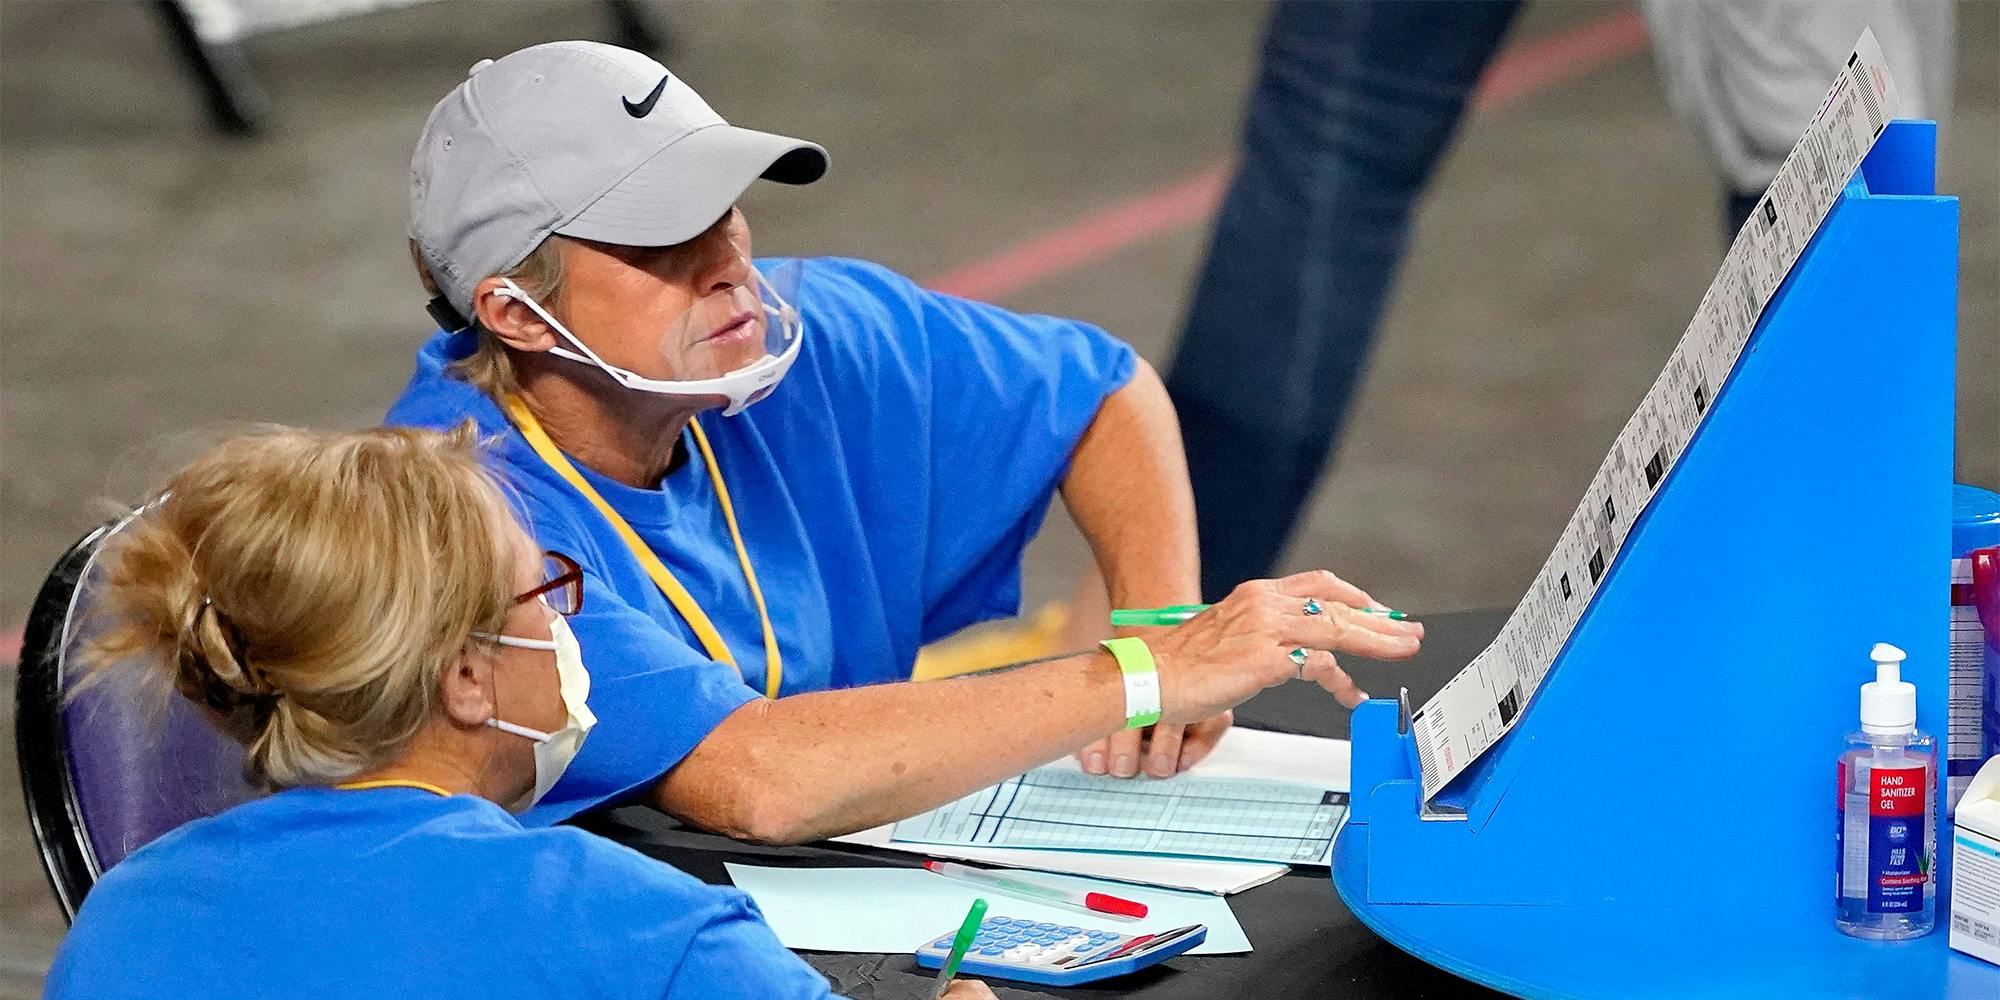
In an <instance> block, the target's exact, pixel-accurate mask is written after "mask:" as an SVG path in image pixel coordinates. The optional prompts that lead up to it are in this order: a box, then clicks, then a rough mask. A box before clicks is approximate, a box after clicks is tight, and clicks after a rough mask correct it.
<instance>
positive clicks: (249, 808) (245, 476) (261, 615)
mask: <svg viewBox="0 0 2000 1000" xmlns="http://www.w3.org/2000/svg"><path fill="white" fill-rule="evenodd" d="M101 558H102V559H103V560H104V561H105V562H104V564H105V566H106V567H107V570H106V576H105V580H106V581H107V583H106V587H107V591H106V597H107V598H108V600H109V602H110V605H111V607H112V608H114V609H115V610H116V612H117V613H118V615H119V617H118V619H117V621H118V622H119V624H118V625H117V626H116V627H115V628H114V629H113V631H111V632H110V633H108V634H107V635H106V636H105V637H104V639H102V640H101V641H100V643H99V645H98V646H97V647H96V648H95V649H94V650H93V651H92V652H93V653H94V654H95V657H96V658H97V660H98V662H99V666H98V668H97V669H98V671H100V672H99V673H97V674H96V675H95V676H96V677H97V678H98V679H102V677H103V674H102V673H101V671H102V670H106V669H124V670H137V671H142V672H144V675H143V676H141V677H138V678H134V680H137V681H140V682H146V681H151V682H155V683H153V684H150V685H149V684H146V683H139V684H135V685H133V688H134V689H135V690H146V689H147V688H148V687H151V688H153V689H155V690H158V689H160V688H164V687H167V686H169V685H170V686H171V687H172V688H174V689H175V690H177V691H178V692H179V693H180V695H181V696H183V697H186V698H188V699H190V700H191V701H193V702H194V703H195V704H196V705H197V706H199V707H201V708H202V709H203V710H204V711H205V712H206V713H207V714H208V715H209V716H210V717H211V718H212V719H213V720H214V721H215V722H216V723H217V724H218V725H219V726H220V727H221V728H222V729H223V730H224V731H225V732H227V733H228V734H229V735H231V736H232V737H234V738H235V739H236V740H237V741H239V742H241V743H242V744H243V746H244V751H245V765H246V767H247V769H248V771H249V773H250V774H251V775H252V776H253V777H255V778H257V779H259V780H260V781H262V782H263V783H265V784H268V785H269V786H271V787H272V788H274V789H276V793H275V794H272V795H269V796H266V797H264V798H261V799H256V800H253V801H251V802H248V803H245V804H243V805H239V806H236V807H235V808H232V809H230V810H228V811H226V812H224V813H221V814H220V815H216V816H212V817H209V818H206V819H201V820H197V821H195V822H193V823H190V824H188V825H186V826H183V827H181V828H180V829H177V830H175V831H173V832H171V833H168V834H167V835H165V836H163V837H161V838H160V839H158V840H156V841H154V842H152V843H150V844H148V845H146V846H145V847H142V848H140V849H139V850H137V851H135V852H133V854H132V856H131V857H129V858H127V859H125V860H124V861H123V862H121V863H119V864H118V865H116V866H114V867H113V868H111V869H110V870H109V871H107V872H106V873H105V874H104V877H103V878H102V879H101V880H100V881H98V883H97V884H96V885H95V886H94V887H93V888H92V889H91V891H90V895H89V896H88V897H87V898H86V899H85V901H84V905H83V908H82V910H81V912H79V913H78V914H77V919H76V923H75V925H74V926H73V927H72V928H71V930H70V933H69V936H68V938H67V939H66V940H65V941H64V942H63V946H62V949H61V951H60V952H59V953H58V955H57V957H56V961H55V964H54V967H53V968H51V969H50V971H49V975H48V981H47V995H48V996H50V997H65V998H67V997H75V998H88V1000H113V998H148V1000H152V998H158V1000H167V998H176V1000H177V998H181V997H203V998H208V1000H229V998H235V997H245V998H247V997H268V996H287V997H322V996H324V997H335V996H338V997H360V996H374V997H447V996H448V997H468V998H487V997H491V998H498V997H519V998H523V1000H530V998H532V1000H548V998H550V997H559V996H590V997H633V998H635V1000H636V998H641V997H644V998H647V1000H659V998H661V997H688V998H695V997H699V998H703V1000H708V998H727V997H745V998H748V997H760V998H761V997H795V998H801V1000H804V998H822V997H827V996H830V993H829V991H828V986H827V983H826V980H825V979H824V978H822V977H821V976H820V975H819V974H818V973H817V972H814V971H813V970H812V969H811V968H810V967H808V966H807V965H806V964H805V963H804V962H802V961H800V960H799V958H798V957H797V956H796V955H793V954H792V953H791V952H789V951H787V950H785V948H784V946H782V945H780V944H779V943H778V939H777V937H776V936H775V935H773V934H772V933H771V930H770V928H769V927H768V926H766V925H765V924H764V922H763V920H762V918H761V917H760V916H759V914H758V912H757V909H756V907H755V905H754V904H753V903H751V901H750V899H749V898H748V897H747V896H745V895H744V894H743V893H741V892H739V891H737V890H734V889H727V888H718V887H714V886H708V885H704V884H702V883H700V882H698V881H696V880H694V879H692V878H689V877H688V876H686V875H683V874H681V873H680V872H678V871H675V870H674V869H672V868H669V867H667V866H666V865H663V864H660V863H659V862H656V861H654V860H652V859H650V858H647V857H645V856H643V855H641V854H639V853H637V852H636V851H632V850H630V849H628V848H625V847H621V846H618V845H616V844H613V843H611V842H610V841H607V840H604V839H602V838H600V837H597V836H594V835H592V834H588V833H584V832H582V831H580V830H575V829H570V828H563V827H557V828H553V829H530V828H525V827H523V826H522V825H521V823H520V821H519V820H517V819H515V818H514V817H513V816H512V815H510V814H509V812H508V810H509V809H522V808H526V807H528V806H530V805H532V804H533V803H534V802H535V801H536V800H537V799H539V798H540V797H542V796H543V795H545V794H547V792H548V790H549V787H550V786H551V785H552V784H553V783H554V782H555V781H556V779H557V778H558V777H559V776H560V774H561V773H562V772H563V770H564V767H565V766H566V764H567V763H568V761H569V760H570V758H571V757H572V756H573V755H574V754H575V753H576V751H577V748H578V746H579V745H580V744H581V743H583V742H584V741H585V737H586V735H587V734H588V733H589V732H591V730H592V728H593V726H592V721H593V720H592V717H591V714H590V710H589V708H588V707H587V706H586V704H585V699H586V697H587V696H588V695H589V693H590V685H591V679H590V675H589V672H588V670H587V669H586V667H585V665H584V663H583V661H582V659H581V658H580V656H579V653H578V649H577V645H576V641H575V639H574V638H573V637H572V636H571V634H570V631H569V629H568V627H567V625H566V624H565V617H564V616H565V615H569V614H574V613H575V612H576V611H577V609H578V608H579V607H580V606H581V605H582V604H584V603H585V591H584V589H583V588H584V585H583V580H582V575H581V573H579V572H578V571H577V570H576V568H575V566H574V564H573V563H571V562H570V561H569V560H568V559H567V557H564V556H561V555H559V554H555V553H543V552H541V551H539V550H538V549H537V548H536V547H535V545H534V543H533V542H532V541H531V540H530V539H529V538H528V536H527V534H526V533H525V532H523V531H522V529H521V527H520V525H519V524H518V523H517V522H516V521H515V519H514V516H513V514H512V513H511V512H510V511H509V509H508V506H507V503H506V501H505V500H504V499H503V498H502V496H501V493H500V490H499V489H498V488H497V487H496V484H495V483H494V481H493V480H492V479H491V477H490V476H489V474H488V473H487V472H486V471H485V470H484V469H483V468H482V466H481V463H480V459H479V456H478V454H477V452H476V451H475V448H474V445H473V435H472V432H471V430H470V428H461V429H459V430H458V431H456V432H454V433H450V434H441V433H436V432H430V431H414V430H376V431H366V432H362V433H355V434H314V433H309V432H304V431H290V430H273V431H268V432H265V433H260V434H255V435H250V436H245V437H240V438H235V439H232V440H229V441H226V442H223V443H221V444H219V445H217V446H216V447H214V448H213V449H211V450H210V451H209V452H207V453H206V454H205V455H203V456H201V457H200V458H198V459H196V460H195V461H194V463H193V464H191V465H189V466H188V467H187V468H186V469H184V470H183V471H181V472H180V473H179V474H178V475H176V476H175V477H174V478H173V480H172V481H171V482H170V483H169V484H168V485H167V489H166V492H165V494H164V495H163V496H162V499H160V500H159V501H158V502H156V503H155V504H152V505H149V506H148V507H147V508H145V509H142V511H141V512H140V513H139V515H138V516H137V517H136V519H135V520H134V521H133V522H131V523H130V524H128V525H127V526H126V527H125V529H124V530H123V531H121V532H120V533H119V534H118V535H116V536H114V538H113V540H112V542H111V543H110V547H109V548H108V549H107V550H106V551H105V552H104V554H103V555H102V556H101ZM159 694H160V695H161V696H162V697H166V696H167V695H166V692H165V691H164V690H160V691H159ZM503 806H504V807H505V808H503ZM948 995H950V996H954V997H960V998H965V1000H972V998H977V997H989V998H990V997H991V996H992V995H993V994H992V993H991V991H989V990H988V989H987V988H986V987H985V986H983V985H981V984H978V983H959V984H956V985H955V986H954V988H953V989H952V991H951V993H949V994H948Z"/></svg>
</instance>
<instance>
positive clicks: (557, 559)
mask: <svg viewBox="0 0 2000 1000" xmlns="http://www.w3.org/2000/svg"><path fill="white" fill-rule="evenodd" d="M542 561H543V563H544V564H547V563H549V562H554V563H555V564H556V565H558V566H561V567H562V572H560V573H557V574H556V575H555V576H552V577H550V578H548V579H547V580H545V581H543V582H542V585H541V586H539V587H536V588H535V589H533V590H530V591H528V592H527V593H524V594H516V595H514V603H515V604H526V603H528V602H529V601H532V600H535V599H536V598H538V597H541V596H542V595H544V594H550V593H555V592H557V591H565V592H568V593H571V594H573V595H574V597H573V598H572V599H571V600H570V601H566V602H564V603H568V604H570V605H571V606H570V607H569V609H568V610H564V608H563V607H562V605H561V604H558V603H556V602H555V601H550V600H543V601H542V603H543V604H546V605H548V606H549V608H550V609H551V610H553V611H555V612H556V613H557V614H559V615H562V616H564V617H568V616H570V615H573V614H576V613H577V612H579V611H582V610H583V567H582V566H580V565H577V561H576V560H574V559H571V558H570V557H568V556H566V555H563V554H562V553H560V552H557V551H556V550H554V549H549V550H546V551H544V552H543V553H542Z"/></svg>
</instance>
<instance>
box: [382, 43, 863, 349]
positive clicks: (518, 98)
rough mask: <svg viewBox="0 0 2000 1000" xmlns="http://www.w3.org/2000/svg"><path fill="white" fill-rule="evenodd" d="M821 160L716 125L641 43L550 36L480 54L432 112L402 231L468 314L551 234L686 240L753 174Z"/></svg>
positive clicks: (799, 169)
mask: <svg viewBox="0 0 2000 1000" xmlns="http://www.w3.org/2000/svg"><path fill="white" fill-rule="evenodd" d="M826 167H827V156H826V150H825V149H822V148H820V147H819V146H818V145H817V144H814V143H810V142H805V141H803V140H799V139H790V138H786V137H785V136H781V135H772V134H770V133H768V132H755V131H752V130H750V129H745V128H737V127H736V126H734V125H731V124H729V123H728V122H725V121H723V120H722V116H721V115H718V114H716V113H715V112H714V111H713V110H711V109H710V108H709V106H708V104H707V102H705V101H703V100H702V99H701V95H699V94H697V93H695V92H694V90H693V89H692V88H690V87H689V86H688V85H687V84H686V83H684V82H682V81H681V79H680V78H679V77H676V76H674V75H673V74H671V73H669V72H667V69H666V67H664V66H662V65H660V64H659V63H658V62H656V61H655V60H653V59H652V58H650V57H648V56H646V55H644V54H642V53H638V52H634V51H632V50H630V49H621V48H619V47H617V46H615V45H604V44H602V43H599V42H550V43H547V44H545V45H536V46H533V47H531V48H526V49H522V50H521V51H519V52H515V53H513V54H512V55H509V56H506V57H505V58H502V59H499V60H492V59H488V60H484V61H482V62H480V63H479V64H478V65H476V66H474V67H472V70H471V72H470V73H468V74H467V76H466V79H465V82H463V83H461V84H459V85H458V86H457V87H455V88H453V90H452V92H451V93H449V94H447V95H445V98H444V100H442V101H439V102H438V105H437V107H435V108H433V109H431V116H430V119H429V120H428V121H426V122H425V123H424V132H423V136H422V137H421V138H420V139H418V141H417V149H416V152H415V153H414V154H413V155H412V156H411V157H410V219H409V231H410V238H411V239H412V240H415V241H416V244H417V252H418V253H419V254H421V255H422V256H423V259H424V263H425V264H426V265H427V266H428V267H429V268H430V271H431V276H432V277H433V278H434V279H436V281H437V283H438V287H439V288H440V289H441V290H442V291H443V293H444V294H443V295H442V296H441V298H442V299H444V300H445V301H444V303H443V304H444V305H448V306H449V307H450V309H451V310H453V311H456V312H457V313H458V315H459V316H460V317H469V316H471V315H472V308H471V306H472V292H473V288H474V287H475V286H477V285H478V284H479V282H480V281H482V280H484V279H486V278H488V277H490V276H492V275H495V274H501V273H504V272H505V271H507V270H508V269H509V268H512V267H514V266H515V265H517V264H519V263H520V262H521V261H522V260H524V259H526V258H527V256H528V254H529V253H531V252H533V251H534V249H535V247H537V246H539V245H541V242H542V241H543V240H544V239H546V238H548V236H549V234H550V233H560V234H562V235H564V236H574V237H578V238H581V239H587V240H596V241H598V242H602V243H616V244H621V245H625V246H648V247H653V246H671V245H673V244H675V243H685V242H687V241H688V240H690V239H693V238H694V237H696V236H699V235H701V233H702V232H703V231H704V230H706V229H707V228H708V227H709V226H712V225H714V224H715V222H716V220H718V219H720V218H722V216H723V214H724V213H725V212H727V211H729V207H730V206H731V205H733V204H735V203H736V200H737V198H738V197H739V196H741V195H742V194H743V191H744V189H745V188H748V187H749V186H750V184H751V182H752V181H755V180H757V179H758V178H759V177H762V178H766V179H769V180H774V181H779V182H781V183H785V184H810V183H812V182H813V181H816V180H818V179H819V178H820V176H821V175H822V174H824V173H826ZM432 312H433V315H436V314H437V313H438V312H439V310H438V309H436V308H435V307H434V308H433V310H432ZM440 318H441V320H442V319H443V317H440ZM451 325H452V324H450V323H447V324H446V326H447V328H450V326H451Z"/></svg>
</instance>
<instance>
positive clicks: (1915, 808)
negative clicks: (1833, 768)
mask: <svg viewBox="0 0 2000 1000" xmlns="http://www.w3.org/2000/svg"><path fill="white" fill-rule="evenodd" d="M1870 656H1871V657H1872V658H1873V659H1874V660H1875V680H1874V681H1872V682H1870V683H1867V684H1863V685H1861V728H1860V729H1858V730H1856V731H1855V732H1852V733H1849V734H1848V735H1847V749H1846V750H1845V751H1844V752H1842V753H1841V755H1840V792H1841V795H1840V817H1839V819H1840V822H1839V827H1838V833H1837V834H1836V837H1837V840H1836V843H1837V844H1838V853H1837V856H1836V861H1835V885H1836V891H1835V898H1834V907H1835V910H1834V921H1835V923H1836V924H1838V925H1839V927H1840V929H1841V931H1842V932H1843V933H1847V934H1851V935H1853V936H1855V937H1862V938H1873V939H1876V940H1881V941H1900V940H1903V939H1905V938H1914V937H1922V936H1923V935H1925V934H1929V933H1930V932H1931V928H1932V927H1934V926H1936V924H1937V881H1936V877H1935V875H1936V873H1935V870H1934V865H1933V862H1934V859H1935V858H1936V850H1937V841H1936V834H1937V831H1936V829H1935V823H1934V820H1935V819H1936V815H1935V812H1934V810H1935V808H1936V804H1937V794H1936V788H1937V785H1936V782H1937V741H1936V740H1935V739H1933V738H1932V737H1931V736H1929V735H1928V734H1925V733H1922V732H1918V731H1917V686H1916V685H1914V684H1911V683H1909V682H1908V681H1905V680H1903V679H1902V676H1901V675H1902V665H1903V657H1904V653H1903V651H1902V650H1900V649H1897V648H1896V647H1894V646H1891V645H1889V644H1888V643H1886V642H1881V643H1876V644H1875V648H1874V650H1873V651H1871V653H1870Z"/></svg>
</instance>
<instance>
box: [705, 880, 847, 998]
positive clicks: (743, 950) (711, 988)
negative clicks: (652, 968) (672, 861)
mask: <svg viewBox="0 0 2000 1000" xmlns="http://www.w3.org/2000/svg"><path fill="white" fill-rule="evenodd" d="M833 997H834V993H833V990H832V988H831V987H830V986H828V984H827V981H826V977H824V976H822V975H820V974H819V973H818V972H817V971H815V970H814V969H813V967H812V966H809V965H807V964H806V963H805V962H804V961H803V960H802V959H800V958H799V957H798V956H797V955H794V954H792V953H791V952H790V951H787V950H786V949H785V946H784V945H783V944H780V943H779V942H778V936H777V935H776V934H773V933H771V928H770V925H768V924H766V923H764V919H763V917H762V916H761V915H760V914H758V912H757V909H756V906H755V905H754V904H752V903H751V902H750V901H749V900H748V899H746V898H744V897H742V896H741V895H736V894H731V898H730V899H729V900H728V902H726V903H724V904H723V905H721V906H718V907H716V908H715V909H714V911H713V912H712V915H711V916H710V917H709V919H708V920H707V921H706V922H705V923H704V924H703V925H702V926H701V928H700V929H699V930H697V931H696V932H695V934H694V937H693V938H692V939H691V940H690V941H689V942H688V948H687V953H686V955H685V957H683V958H682V959H681V964H680V968H679V969H678V970H676V971H675V973H674V977H673V980H672V981H671V982H670V983H668V985H667V992H666V997H665V1000H697V998H699V1000H739V998H740V1000H826V998H833Z"/></svg>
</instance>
